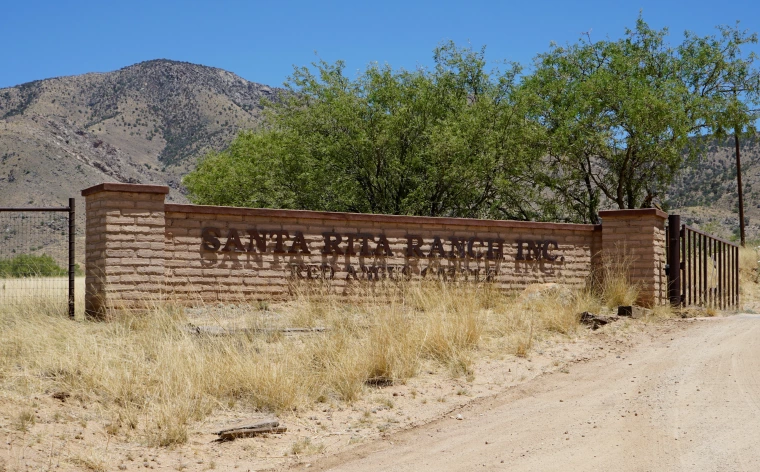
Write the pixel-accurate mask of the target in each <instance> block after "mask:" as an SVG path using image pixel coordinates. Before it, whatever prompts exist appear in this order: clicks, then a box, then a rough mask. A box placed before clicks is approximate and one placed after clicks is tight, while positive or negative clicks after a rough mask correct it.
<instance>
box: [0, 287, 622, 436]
mask: <svg viewBox="0 0 760 472" xmlns="http://www.w3.org/2000/svg"><path fill="white" fill-rule="evenodd" d="M607 280H612V279H611V278H608V279H607ZM360 289H361V290H364V291H363V292H361V293H360V294H359V295H360V296H356V297H340V296H336V295H335V294H333V293H332V292H331V291H330V290H328V289H326V288H325V287H321V288H320V287H317V288H316V289H315V288H314V287H312V288H305V289H303V290H301V291H300V292H298V295H297V296H296V297H295V299H294V300H293V301H292V302H289V303H286V304H280V305H278V306H277V307H276V308H274V309H270V307H269V306H267V305H265V304H258V303H256V304H252V305H250V306H241V305H237V306H223V305H217V306H206V307H200V308H194V309H193V310H194V311H193V312H192V313H193V315H192V316H193V318H192V319H191V318H189V316H190V315H189V314H188V313H190V312H189V311H188V310H185V309H183V308H181V307H177V306H172V305H160V304H157V305H156V306H155V307H153V308H152V309H150V310H147V312H142V313H120V314H118V316H114V321H112V322H107V323H106V322H95V321H86V320H82V321H78V322H72V321H70V320H68V319H67V317H66V314H65V310H60V309H52V308H49V307H46V306H45V305H38V306H34V305H30V304H23V305H22V304H19V305H3V306H2V307H0V388H2V389H4V390H5V391H6V392H15V393H16V394H18V395H19V396H31V395H33V394H35V393H39V392H58V391H63V392H66V393H67V394H69V395H71V398H72V399H73V400H75V401H77V400H78V401H80V402H82V403H85V404H88V405H95V406H96V408H95V409H96V410H97V411H100V412H102V415H104V417H106V418H107V420H108V421H109V423H110V426H109V431H112V432H113V434H122V435H125V436H129V437H134V438H137V439H139V440H141V441H144V442H145V443H147V444H149V445H152V446H171V445H174V444H181V443H184V442H186V441H187V440H188V437H189V428H190V425H192V424H193V422H195V421H198V420H201V419H203V418H205V417H207V416H208V415H209V414H211V413H212V412H213V411H215V410H217V409H220V408H241V409H256V410H261V411H271V412H282V411H289V410H295V409H303V408H309V407H310V405H313V404H315V403H317V402H353V401H356V400H357V399H360V398H362V396H363V395H364V394H365V393H366V392H367V391H368V389H369V388H372V387H373V386H377V385H385V384H390V383H400V382H401V383H403V382H406V381H407V380H408V379H409V378H411V377H414V376H415V375H417V374H418V372H419V371H420V370H421V369H422V367H423V365H424V366H425V368H426V369H427V368H429V367H428V366H436V365H437V366H440V367H441V368H443V369H445V371H447V372H448V373H449V375H452V376H461V375H464V376H467V377H471V376H472V375H473V362H474V359H475V358H476V356H477V352H478V350H479V349H480V348H481V345H482V344H483V343H484V340H487V342H488V343H491V342H492V341H493V340H496V342H497V343H499V344H500V345H501V346H502V347H505V348H506V352H510V353H513V354H516V355H522V356H525V355H527V354H528V353H529V351H530V349H531V347H532V345H533V343H534V342H535V340H538V339H542V338H544V337H546V336H550V335H557V334H559V335H562V336H567V335H572V334H573V333H575V331H576V330H577V327H578V314H579V313H580V312H582V311H587V310H588V311H594V310H596V309H597V308H598V307H600V306H601V303H602V302H601V301H600V299H599V298H598V297H597V296H595V295H594V293H593V292H592V291H590V290H576V289H570V288H568V287H564V286H561V285H560V286H557V289H556V290H554V291H548V292H542V293H540V294H538V295H537V296H535V297H532V298H519V297H518V298H514V297H513V296H509V295H505V294H504V293H501V292H499V291H498V290H496V289H495V287H494V286H493V285H492V284H487V283H483V284H473V283H469V284H468V283H449V284H444V283H440V282H430V281H428V282H425V281H410V282H405V283H388V284H385V283H377V284H375V286H373V287H369V286H368V287H360ZM199 313H201V314H203V316H205V318H203V320H204V321H203V322H204V323H206V324H207V325H210V327H211V328H217V329H216V330H206V331H204V330H200V331H199V330H197V329H191V327H190V326H189V322H190V321H193V323H198V319H199V318H198V317H200V316H201V315H199ZM233 318H239V319H240V320H242V321H241V323H240V324H239V325H238V328H240V329H236V330H232V329H228V328H229V327H230V325H229V324H228V321H229V320H230V319H233ZM241 327H243V328H245V329H242V328H241ZM284 328H312V329H310V330H308V331H307V332H303V333H300V334H296V335H293V334H292V333H291V332H286V331H285V330H284Z"/></svg>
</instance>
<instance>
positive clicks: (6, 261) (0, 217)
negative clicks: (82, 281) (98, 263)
mask: <svg viewBox="0 0 760 472" xmlns="http://www.w3.org/2000/svg"><path fill="white" fill-rule="evenodd" d="M68 231H69V214H68V212H67V211H19V210H6V209H0V305H3V304H10V303H15V302H26V301H30V300H34V301H43V302H45V303H50V304H54V305H55V306H58V305H59V304H60V306H61V307H62V308H64V309H65V307H66V306H67V302H68V290H69V278H68V265H69V252H68V251H69V242H68V237H69V233H68Z"/></svg>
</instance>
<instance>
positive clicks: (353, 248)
mask: <svg viewBox="0 0 760 472" xmlns="http://www.w3.org/2000/svg"><path fill="white" fill-rule="evenodd" d="M321 236H322V238H321V241H319V243H318V247H316V248H314V247H310V242H309V241H308V240H307V239H306V237H305V236H304V234H303V232H302V231H292V232H291V231H286V230H280V229H258V228H254V229H247V230H238V229H234V228H230V229H228V230H226V231H222V230H221V229H219V228H215V227H205V228H203V229H202V230H201V249H202V250H204V251H212V252H221V253H260V254H264V253H271V254H283V255H299V254H323V255H333V256H359V257H394V256H397V257H406V258H409V259H453V260H457V259H460V260H464V259H469V260H473V261H480V260H484V261H501V260H503V259H504V256H505V249H506V246H505V244H506V241H505V240H503V239H500V238H486V237H479V236H470V237H461V236H448V237H441V236H433V237H432V238H428V240H427V241H426V240H425V239H424V238H423V237H422V236H420V235H415V234H407V235H406V236H404V237H403V238H401V240H402V241H403V242H404V243H405V244H404V250H403V251H399V252H398V253H394V251H393V249H392V248H391V243H390V241H389V240H388V238H387V237H386V236H385V235H384V234H371V233H347V234H342V233H337V232H324V233H322V234H321ZM312 243H314V244H317V242H316V241H313V242H312ZM515 243H516V253H515V256H514V258H515V260H516V261H550V262H553V261H560V262H561V261H564V257H563V256H560V255H559V254H557V251H558V250H559V244H558V243H557V241H553V240H522V239H518V240H516V241H515Z"/></svg>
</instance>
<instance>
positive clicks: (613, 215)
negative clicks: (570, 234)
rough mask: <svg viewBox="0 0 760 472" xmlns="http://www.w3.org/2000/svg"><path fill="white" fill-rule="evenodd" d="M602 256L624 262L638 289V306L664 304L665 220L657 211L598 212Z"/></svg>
mask: <svg viewBox="0 0 760 472" xmlns="http://www.w3.org/2000/svg"><path fill="white" fill-rule="evenodd" d="M599 216H600V217H601V218H602V227H603V231H602V247H603V248H604V253H605V256H606V257H608V258H610V259H613V260H618V261H624V262H625V263H626V264H627V265H628V267H629V273H630V278H631V281H632V282H634V283H637V284H638V285H639V287H640V294H639V300H638V302H639V303H640V304H642V305H645V306H651V305H655V304H659V303H664V301H665V300H666V299H667V296H668V294H667V287H668V278H667V274H666V273H665V264H666V252H665V220H667V218H668V215H667V213H665V212H664V211H662V210H658V209H656V208H646V209H640V210H608V211H600V212H599Z"/></svg>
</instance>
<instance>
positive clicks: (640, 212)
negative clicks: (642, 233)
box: [599, 208, 668, 219]
mask: <svg viewBox="0 0 760 472" xmlns="http://www.w3.org/2000/svg"><path fill="white" fill-rule="evenodd" d="M640 216H657V217H660V218H662V219H667V217H668V214H667V213H665V212H664V211H662V210H660V209H658V208H637V209H635V210H601V211H600V212H599V217H600V218H602V219H604V218H637V217H640Z"/></svg>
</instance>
